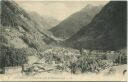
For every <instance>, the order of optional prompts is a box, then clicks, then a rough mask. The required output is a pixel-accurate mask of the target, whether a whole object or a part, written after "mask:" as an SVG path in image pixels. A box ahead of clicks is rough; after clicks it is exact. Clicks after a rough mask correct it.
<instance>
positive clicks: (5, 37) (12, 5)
mask: <svg viewBox="0 0 128 82" xmlns="http://www.w3.org/2000/svg"><path fill="white" fill-rule="evenodd" d="M0 6H1V17H0V18H1V27H0V32H2V34H1V35H0V36H1V41H0V42H1V44H0V48H1V49H3V50H7V52H1V53H2V54H0V56H1V58H3V57H4V55H6V57H5V58H3V59H5V61H6V64H5V66H15V65H19V64H22V63H23V62H24V63H25V61H24V60H25V58H26V57H27V56H29V55H36V56H37V55H38V53H39V52H42V51H44V50H45V49H47V48H49V46H48V45H47V44H46V43H45V42H44V41H43V39H45V38H50V37H48V36H47V35H46V33H43V32H40V28H41V27H40V25H38V24H37V21H35V20H34V19H33V18H32V17H31V16H30V15H29V14H28V13H27V12H26V11H25V10H24V9H22V8H21V7H20V6H19V5H18V4H17V3H16V2H14V1H12V0H11V1H1V4H0ZM3 54H4V55H3ZM24 57H25V58H24ZM15 58H16V59H15ZM22 58H23V59H22ZM1 61H2V62H3V60H0V63H1ZM7 62H8V63H7ZM2 64H4V63H2ZM0 67H1V66H0Z"/></svg>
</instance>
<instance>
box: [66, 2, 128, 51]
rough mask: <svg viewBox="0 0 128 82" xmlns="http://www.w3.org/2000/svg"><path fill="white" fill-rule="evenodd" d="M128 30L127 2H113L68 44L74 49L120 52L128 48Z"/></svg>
mask: <svg viewBox="0 0 128 82" xmlns="http://www.w3.org/2000/svg"><path fill="white" fill-rule="evenodd" d="M126 29H127V2H125V1H111V2H109V3H108V4H107V5H106V6H104V7H103V9H102V10H101V11H100V13H99V14H97V15H96V16H95V17H94V18H93V20H92V22H91V23H90V24H88V25H87V26H84V27H83V28H82V29H81V30H80V31H79V32H77V33H76V34H75V35H73V36H72V37H71V38H70V39H68V40H67V41H66V44H68V45H70V46H72V47H74V48H86V49H100V50H119V49H123V48H125V47H126V42H127V40H126V39H127V37H126V35H127V30H126Z"/></svg>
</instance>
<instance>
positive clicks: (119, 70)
mask: <svg viewBox="0 0 128 82" xmlns="http://www.w3.org/2000/svg"><path fill="white" fill-rule="evenodd" d="M113 68H114V69H115V70H116V72H115V73H113V74H109V75H107V73H108V70H104V71H103V72H100V73H98V74H95V73H84V74H70V73H65V72H63V73H58V74H57V73H39V74H36V75H34V76H31V75H29V76H27V75H24V74H21V72H15V73H13V71H12V73H9V74H4V75H0V80H1V81H7V80H11V81H12V80H15V81H19V80H21V81H24V80H25V81H26V80H28V81H46V80H47V81H68V80H69V81H78V80H79V81H80V80H82V81H96V80H97V81H126V80H127V74H126V73H125V75H123V71H124V70H126V69H127V65H119V66H115V67H113Z"/></svg>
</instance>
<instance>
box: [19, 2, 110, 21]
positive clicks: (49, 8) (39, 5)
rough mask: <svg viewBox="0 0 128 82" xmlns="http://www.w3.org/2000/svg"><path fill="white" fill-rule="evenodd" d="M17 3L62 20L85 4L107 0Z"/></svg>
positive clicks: (27, 8)
mask: <svg viewBox="0 0 128 82" xmlns="http://www.w3.org/2000/svg"><path fill="white" fill-rule="evenodd" d="M17 2H18V4H19V5H20V6H21V7H22V8H24V9H25V10H28V11H34V12H37V13H38V14H40V15H43V16H45V15H46V16H52V17H54V18H56V19H58V20H63V19H65V18H66V17H68V16H70V15H71V14H73V13H75V12H77V11H79V10H81V9H82V8H83V7H85V6H86V5H87V4H92V5H101V4H102V5H104V4H106V3H107V2H108V1H94V0H93V1H17Z"/></svg>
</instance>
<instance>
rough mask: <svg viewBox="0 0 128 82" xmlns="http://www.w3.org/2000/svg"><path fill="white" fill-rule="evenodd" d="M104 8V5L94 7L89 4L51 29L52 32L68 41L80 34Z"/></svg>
mask: <svg viewBox="0 0 128 82" xmlns="http://www.w3.org/2000/svg"><path fill="white" fill-rule="evenodd" d="M102 7H103V5H99V6H93V5H91V4H88V5H87V6H86V7H84V8H83V9H81V10H80V11H79V12H76V13H74V14H73V15H71V16H69V17H68V18H66V19H65V20H63V21H62V22H61V23H59V24H58V25H57V26H55V27H53V28H51V29H50V31H51V32H52V33H53V35H54V36H56V37H59V38H63V39H67V38H69V37H71V36H72V35H73V34H75V33H76V32H78V31H79V30H80V29H81V28H82V27H83V26H86V25H88V24H89V23H90V22H91V20H92V19H93V17H94V16H95V15H96V14H97V13H99V11H100V10H101V8H102Z"/></svg>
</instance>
